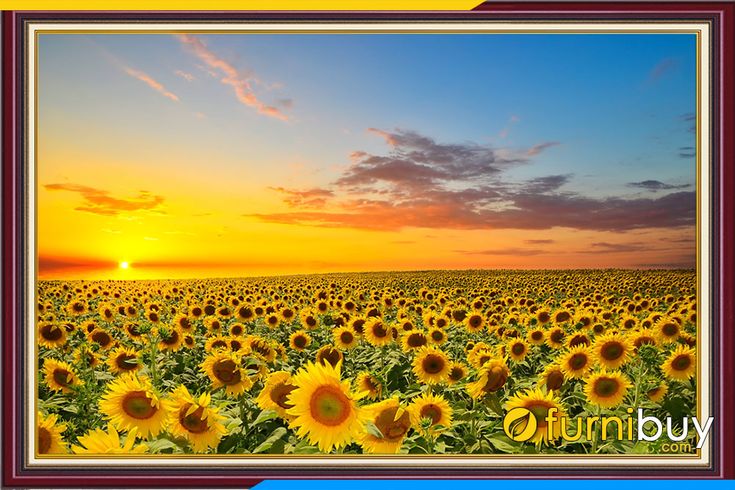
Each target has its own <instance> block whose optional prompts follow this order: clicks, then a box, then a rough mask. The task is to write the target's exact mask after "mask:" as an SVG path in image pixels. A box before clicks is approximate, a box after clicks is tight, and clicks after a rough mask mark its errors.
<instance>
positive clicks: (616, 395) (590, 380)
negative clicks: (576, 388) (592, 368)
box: [584, 369, 632, 408]
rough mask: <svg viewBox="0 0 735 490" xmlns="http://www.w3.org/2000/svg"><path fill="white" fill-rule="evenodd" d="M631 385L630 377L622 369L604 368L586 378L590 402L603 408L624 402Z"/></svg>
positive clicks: (586, 390) (586, 393)
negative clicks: (611, 369) (610, 369)
mask: <svg viewBox="0 0 735 490" xmlns="http://www.w3.org/2000/svg"><path fill="white" fill-rule="evenodd" d="M631 386H632V385H631V383H630V381H629V380H628V378H627V377H626V376H625V375H624V374H622V373H621V372H620V371H606V370H605V369H603V370H601V371H598V372H596V373H593V374H591V375H589V376H588V377H587V378H585V386H584V393H585V395H587V400H588V401H589V402H590V403H592V404H594V405H597V406H599V407H602V408H612V407H616V406H618V405H620V404H621V403H622V402H623V398H625V394H626V393H627V392H628V389H629V388H630V387H631Z"/></svg>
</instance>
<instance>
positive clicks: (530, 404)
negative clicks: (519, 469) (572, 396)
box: [505, 388, 566, 445]
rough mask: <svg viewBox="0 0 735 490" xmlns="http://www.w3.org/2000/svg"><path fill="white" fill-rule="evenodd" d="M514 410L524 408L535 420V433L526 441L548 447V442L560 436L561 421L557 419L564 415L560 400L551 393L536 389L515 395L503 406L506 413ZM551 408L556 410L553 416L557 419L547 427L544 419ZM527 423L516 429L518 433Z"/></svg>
mask: <svg viewBox="0 0 735 490" xmlns="http://www.w3.org/2000/svg"><path fill="white" fill-rule="evenodd" d="M515 408H525V409H526V410H528V411H529V412H530V414H529V417H530V416H531V414H532V415H533V417H535V418H536V432H535V433H534V434H533V435H532V436H531V437H530V438H529V439H528V441H529V442H533V443H535V444H536V445H541V443H545V444H547V445H548V444H549V442H550V441H554V440H556V439H557V438H559V437H560V436H561V421H560V420H559V418H562V417H565V416H566V413H565V412H564V408H563V407H562V405H561V400H559V398H557V397H556V395H555V394H554V393H553V392H551V391H549V392H548V393H544V392H542V391H541V390H539V389H538V388H536V389H532V390H531V389H528V390H525V391H524V392H522V393H516V394H515V395H513V396H512V397H510V398H509V399H508V401H507V402H506V404H505V409H506V410H507V411H511V410H513V409H515ZM552 408H554V409H556V412H555V413H554V414H553V415H554V416H555V417H558V418H557V419H556V420H554V421H553V422H552V423H551V426H549V424H548V421H547V420H546V418H547V417H548V415H549V410H550V409H552ZM522 423H524V422H522ZM527 423H528V422H525V423H524V425H523V427H518V429H519V431H520V432H523V429H525V424H527Z"/></svg>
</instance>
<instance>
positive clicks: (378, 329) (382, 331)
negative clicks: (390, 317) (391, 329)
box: [373, 323, 388, 339]
mask: <svg viewBox="0 0 735 490" xmlns="http://www.w3.org/2000/svg"><path fill="white" fill-rule="evenodd" d="M373 335H375V336H376V337H377V338H379V339H382V338H383V337H385V336H386V335H388V330H386V328H385V327H384V326H383V324H382V323H376V324H375V325H373Z"/></svg>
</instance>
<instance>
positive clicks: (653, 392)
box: [646, 383, 669, 403]
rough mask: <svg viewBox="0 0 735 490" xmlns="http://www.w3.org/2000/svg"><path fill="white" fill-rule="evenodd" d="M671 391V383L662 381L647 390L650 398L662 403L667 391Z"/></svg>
mask: <svg viewBox="0 0 735 490" xmlns="http://www.w3.org/2000/svg"><path fill="white" fill-rule="evenodd" d="M668 392H669V385H667V384H666V383H660V384H659V385H658V386H655V387H653V388H651V389H650V390H648V391H647V392H646V395H647V396H648V399H649V400H651V401H652V402H654V403H660V402H661V400H663V399H664V397H665V396H666V393H668Z"/></svg>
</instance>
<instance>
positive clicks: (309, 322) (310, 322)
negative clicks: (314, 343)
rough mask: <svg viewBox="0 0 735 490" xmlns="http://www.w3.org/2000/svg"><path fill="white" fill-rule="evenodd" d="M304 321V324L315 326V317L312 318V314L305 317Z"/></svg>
mask: <svg viewBox="0 0 735 490" xmlns="http://www.w3.org/2000/svg"><path fill="white" fill-rule="evenodd" d="M305 323H306V325H307V326H308V327H315V326H316V318H314V317H313V316H311V315H309V316H307V317H306V321H305Z"/></svg>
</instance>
